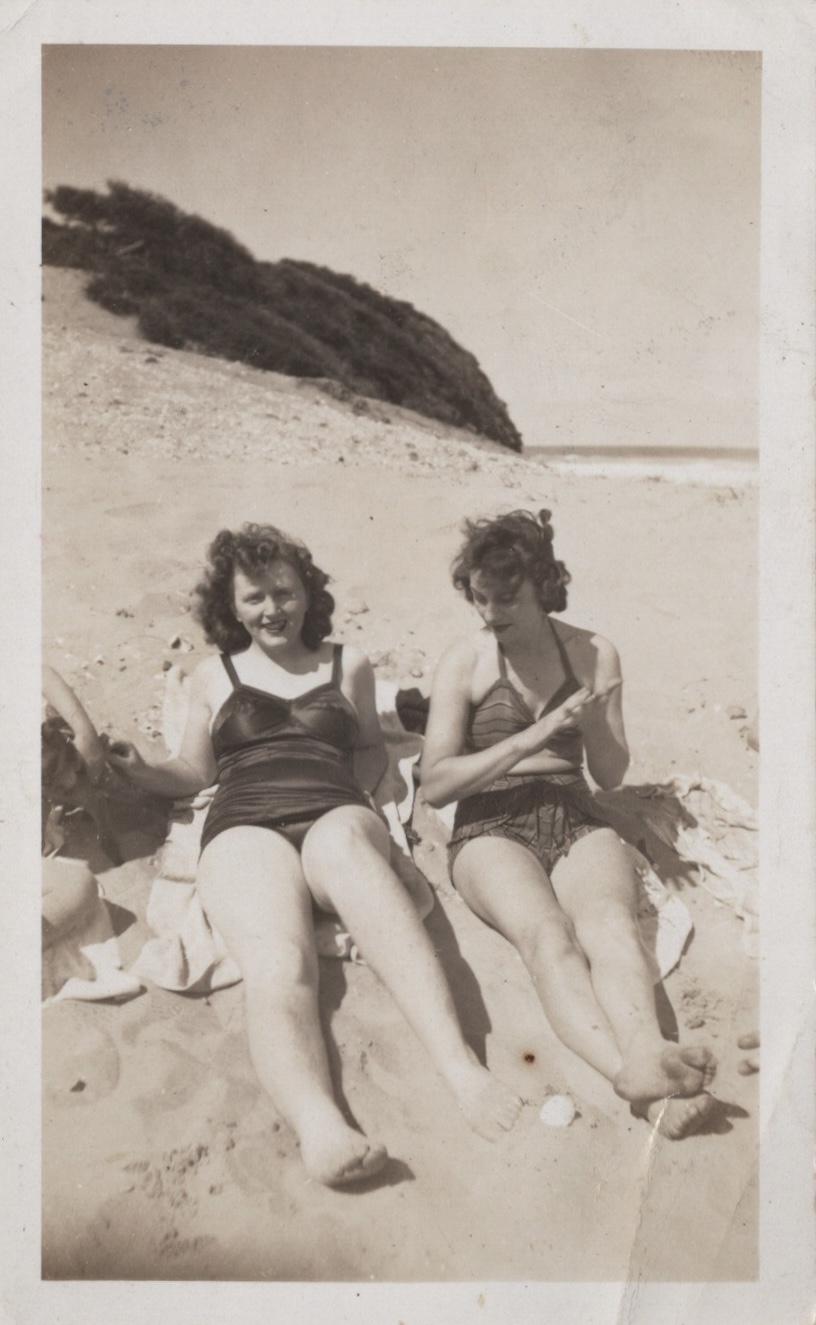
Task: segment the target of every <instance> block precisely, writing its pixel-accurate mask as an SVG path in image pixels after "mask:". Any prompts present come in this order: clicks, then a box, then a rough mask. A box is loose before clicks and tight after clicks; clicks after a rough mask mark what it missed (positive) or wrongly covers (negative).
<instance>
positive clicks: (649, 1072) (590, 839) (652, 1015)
mask: <svg viewBox="0 0 816 1325" xmlns="http://www.w3.org/2000/svg"><path fill="white" fill-rule="evenodd" d="M553 888H554V890H555V895H556V897H557V898H558V901H559V902H560V904H561V906H562V907H563V909H564V911H565V912H566V914H567V915H568V916H569V918H570V920H571V921H572V923H573V925H574V927H575V932H576V935H577V938H578V942H579V943H580V944H581V947H582V949H583V951H584V952H585V953H586V956H587V960H588V961H589V965H590V972H591V979H592V985H593V988H594V990H595V994H596V996H597V999H598V1002H599V1004H600V1006H601V1007H602V1008H603V1009H604V1012H605V1013H606V1016H607V1018H608V1021H609V1024H610V1026H611V1027H612V1032H613V1034H614V1037H615V1040H616V1042H617V1044H618V1046H619V1049H620V1054H621V1059H622V1066H621V1069H620V1071H619V1072H618V1073H617V1075H616V1076H615V1079H614V1085H615V1089H616V1091H617V1092H618V1094H619V1095H621V1096H622V1097H623V1098H624V1099H627V1100H630V1101H631V1102H632V1103H633V1105H634V1107H635V1110H636V1111H637V1112H639V1113H640V1114H642V1115H643V1116H646V1117H649V1119H650V1120H651V1121H653V1122H655V1123H657V1124H658V1126H659V1127H660V1130H661V1131H662V1132H664V1133H665V1134H666V1135H667V1136H672V1137H677V1136H685V1135H688V1133H689V1132H691V1131H695V1130H696V1129H697V1128H698V1127H699V1126H700V1124H701V1123H702V1122H703V1120H704V1117H705V1115H706V1114H707V1113H708V1112H709V1111H710V1109H711V1105H712V1100H711V1097H710V1096H709V1095H708V1094H707V1093H706V1088H707V1086H709V1085H710V1083H711V1080H712V1078H713V1076H714V1070H715V1063H714V1059H713V1056H712V1054H711V1052H710V1050H709V1049H707V1048H705V1047H704V1046H698V1047H687V1048H682V1047H680V1046H678V1045H674V1044H670V1043H668V1042H667V1041H666V1040H664V1039H663V1037H662V1035H661V1033H660V1027H659V1024H658V1021H657V1013H656V1009H655V1000H654V985H653V981H652V976H651V973H650V970H649V965H648V961H647V957H646V953H645V951H644V949H643V945H642V941H641V937H640V929H639V926H638V922H637V916H636V902H637V892H636V884H635V879H634V876H633V873H632V868H631V865H630V862H629V859H628V857H627V855H626V852H625V851H624V849H623V847H622V845H621V842H620V839H619V838H618V836H617V834H616V833H614V832H613V831H612V829H606V828H604V829H599V830H598V831H597V832H593V833H589V834H587V836H586V837H583V838H581V839H580V840H579V841H578V842H576V843H575V844H574V846H573V847H572V848H571V850H570V852H569V854H568V855H567V856H565V857H563V858H562V859H561V860H560V861H559V862H558V864H557V865H556V866H555V869H554V870H553ZM678 1096H679V1097H683V1098H677V1097H678Z"/></svg>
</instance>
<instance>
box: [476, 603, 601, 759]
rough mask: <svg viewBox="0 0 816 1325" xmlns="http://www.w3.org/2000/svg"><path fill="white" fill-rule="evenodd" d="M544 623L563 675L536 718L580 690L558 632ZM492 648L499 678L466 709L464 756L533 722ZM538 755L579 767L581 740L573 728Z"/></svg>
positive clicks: (501, 653) (501, 654) (500, 653)
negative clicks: (468, 711)
mask: <svg viewBox="0 0 816 1325" xmlns="http://www.w3.org/2000/svg"><path fill="white" fill-rule="evenodd" d="M547 623H548V625H549V627H550V630H551V631H552V635H553V639H554V641H555V646H556V648H557V650H558V657H559V660H560V663H561V668H562V671H563V673H564V675H563V680H562V681H561V683H560V685H559V686H558V687H557V689H556V690H555V691H554V692H553V694H552V695H551V696H550V698H549V699H548V700H547V703H546V704H545V705H544V708H543V709H542V710H541V713H540V714H539V715H538V716H539V717H543V716H544V715H545V714H547V713H551V712H552V710H553V709H555V708H558V706H559V704H563V702H564V700H565V699H568V698H569V696H570V695H574V694H575V692H576V690H580V689H581V682H580V681H579V680H578V678H577V676H576V675H575V673H574V672H573V670H572V664H571V663H570V660H569V655H568V654H567V651H566V649H565V648H564V645H563V644H562V643H561V640H560V639H559V638H558V632H557V631H556V629H555V626H554V625H553V624H552V622H551V621H550V619H549V617H547ZM496 647H497V650H498V667H499V675H498V677H497V679H496V680H495V681H494V682H493V684H492V685H491V686H490V687H489V689H488V690H487V692H486V693H485V694H484V696H483V697H482V699H480V700H479V702H478V704H471V706H470V714H469V718H468V726H467V734H466V750H467V752H468V753H473V752H474V751H476V750H486V749H488V748H489V747H490V746H491V745H497V744H498V742H499V741H503V740H504V739H505V738H506V737H508V736H514V735H515V734H516V733H517V732H520V731H525V730H526V728H527V727H531V726H532V725H533V723H534V722H536V721H537V718H536V715H535V714H534V713H533V711H532V709H531V708H530V706H529V704H528V703H527V701H526V700H525V698H524V696H523V695H522V694H521V693H520V692H519V691H518V690H517V689H516V687H515V686H514V685H513V682H512V681H511V680H510V678H509V676H508V675H507V660H506V658H505V656H504V651H503V650H502V647H501V644H500V643H498V641H497V646H496ZM541 753H542V754H550V755H552V756H553V758H554V759H562V760H564V761H565V762H566V763H568V764H572V765H574V766H575V767H576V768H580V767H581V764H582V762H583V757H584V741H583V736H582V735H581V731H580V729H579V728H577V727H576V728H575V729H574V730H572V731H563V732H559V733H557V734H556V735H555V736H553V737H551V739H550V740H549V741H548V743H547V745H546V746H545V747H544V749H543V750H542V751H541Z"/></svg>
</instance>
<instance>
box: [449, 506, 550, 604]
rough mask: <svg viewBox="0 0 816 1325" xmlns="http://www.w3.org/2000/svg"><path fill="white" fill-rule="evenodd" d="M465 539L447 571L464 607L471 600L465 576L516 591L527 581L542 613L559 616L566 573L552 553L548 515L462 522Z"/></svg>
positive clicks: (523, 514) (527, 514) (527, 513)
mask: <svg viewBox="0 0 816 1325" xmlns="http://www.w3.org/2000/svg"><path fill="white" fill-rule="evenodd" d="M462 532H463V534H464V535H465V541H464V543H463V544H462V546H461V548H460V549H459V552H458V554H457V556H456V559H455V561H454V563H453V565H452V567H451V574H452V576H453V583H454V585H455V586H456V588H457V589H461V590H462V592H463V593H464V595H465V597H466V598H467V600H468V602H469V603H472V602H473V591H472V589H471V587H470V581H471V577H472V576H473V575H475V574H477V573H481V574H484V575H489V576H490V577H491V578H492V579H495V580H498V581H499V582H500V583H502V584H504V585H506V586H507V588H508V589H515V588H517V587H518V586H519V585H520V584H521V582H522V581H523V580H530V581H531V582H532V584H533V585H534V586H535V589H536V592H537V593H538V599H539V602H540V603H541V607H542V609H543V610H544V611H545V612H563V611H564V609H565V607H566V606H567V585H568V584H569V582H570V573H569V571H568V570H567V568H566V566H565V565H564V563H563V561H557V560H556V559H555V556H554V555H553V528H552V525H551V523H550V512H549V511H539V513H538V516H537V517H536V516H535V515H533V514H532V512H531V511H510V513H509V514H508V515H499V516H496V517H495V518H493V519H487V518H485V519H481V520H466V521H465V523H464V525H463V526H462Z"/></svg>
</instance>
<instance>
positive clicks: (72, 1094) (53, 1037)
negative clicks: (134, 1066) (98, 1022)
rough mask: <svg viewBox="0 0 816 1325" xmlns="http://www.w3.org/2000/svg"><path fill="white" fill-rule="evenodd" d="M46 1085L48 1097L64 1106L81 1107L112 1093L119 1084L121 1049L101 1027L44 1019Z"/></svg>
mask: <svg viewBox="0 0 816 1325" xmlns="http://www.w3.org/2000/svg"><path fill="white" fill-rule="evenodd" d="M42 1062H43V1088H44V1092H45V1097H46V1099H47V1100H48V1101H49V1102H51V1103H53V1104H57V1105H59V1106H60V1107H62V1108H78V1107H81V1106H83V1105H86V1106H87V1105H89V1104H93V1103H95V1102H96V1101H97V1100H101V1099H104V1098H105V1096H106V1095H110V1094H111V1092H112V1091H114V1090H115V1089H116V1087H117V1086H118V1084H119V1074H120V1068H121V1064H120V1060H119V1051H118V1049H117V1048H116V1045H115V1043H114V1041H113V1039H112V1038H111V1036H110V1035H108V1033H107V1031H104V1030H102V1029H101V1027H99V1026H90V1025H88V1026H82V1025H79V1024H74V1025H72V1026H71V1027H70V1031H69V1032H68V1033H66V1027H65V1025H64V1024H62V1022H61V1021H57V1019H52V1018H47V1017H46V1018H45V1019H44V1021H43V1045H42Z"/></svg>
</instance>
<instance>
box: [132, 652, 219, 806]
mask: <svg viewBox="0 0 816 1325" xmlns="http://www.w3.org/2000/svg"><path fill="white" fill-rule="evenodd" d="M209 663H210V659H207V660H206V661H205V662H203V663H202V664H201V666H200V667H198V668H197V670H196V671H195V673H194V674H193V679H192V682H191V685H190V708H189V711H188V714H187V723H186V726H185V728H184V736H183V738H182V742H181V749H180V750H179V753H178V755H177V756H176V757H175V758H174V759H166V760H164V762H163V763H161V764H149V763H148V762H147V760H145V759H143V758H142V756H141V755H140V754H139V751H138V750H137V749H136V747H135V745H132V744H131V743H130V742H129V741H116V742H114V744H113V745H112V746H111V747H110V750H109V752H108V758H109V760H110V762H111V764H112V765H113V767H114V768H118V769H119V770H120V771H121V772H122V773H124V774H125V775H126V776H127V777H129V778H130V779H131V781H132V782H135V783H136V785H137V786H139V787H142V788H143V789H144V790H145V791H150V792H153V793H154V794H155V795H157V796H169V797H171V798H174V799H175V798H181V797H184V796H194V795H195V794H196V792H198V791H201V790H202V789H203V788H204V787H209V786H211V785H212V783H213V782H214V781H215V772H216V769H215V755H214V754H213V748H212V740H211V738H210V718H211V716H212V709H211V704H210V700H209V689H210V684H209V682H210V667H209Z"/></svg>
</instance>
